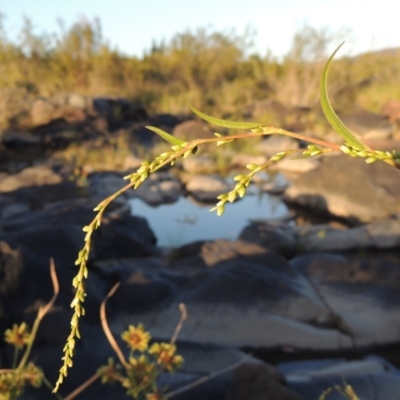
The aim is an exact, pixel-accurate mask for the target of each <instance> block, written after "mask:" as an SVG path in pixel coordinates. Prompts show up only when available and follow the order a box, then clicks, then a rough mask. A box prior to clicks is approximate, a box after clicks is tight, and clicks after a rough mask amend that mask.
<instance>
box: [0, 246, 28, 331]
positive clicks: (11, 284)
mask: <svg viewBox="0 0 400 400" xmlns="http://www.w3.org/2000/svg"><path fill="white" fill-rule="evenodd" d="M0 276H1V280H0V322H2V323H4V322H5V320H6V318H10V316H11V315H14V316H15V315H21V314H22V311H23V310H24V308H25V307H26V306H27V305H28V304H29V302H27V298H29V297H30V294H31V293H32V290H33V287H32V284H31V283H32V282H31V281H30V279H29V276H28V275H27V273H26V265H25V264H24V259H23V256H22V254H21V251H20V250H18V249H13V248H12V247H11V246H10V245H9V244H8V243H7V242H5V241H1V240H0ZM0 330H1V326H0Z"/></svg>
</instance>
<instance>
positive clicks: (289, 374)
mask: <svg viewBox="0 0 400 400" xmlns="http://www.w3.org/2000/svg"><path fill="white" fill-rule="evenodd" d="M278 368H279V369H280V370H281V371H282V372H283V373H284V374H285V375H286V379H287V381H288V386H289V387H290V388H291V389H292V390H294V391H295V392H296V393H298V394H299V395H302V396H303V398H304V399H307V400H308V399H318V398H319V396H321V394H322V393H323V392H325V391H326V390H327V389H328V388H333V387H334V386H336V385H337V386H339V387H341V388H343V386H344V385H350V386H351V387H352V389H353V391H354V392H355V393H356V395H357V398H358V399H385V400H396V399H397V398H398V393H399V390H400V371H399V370H398V369H396V368H394V367H393V366H392V365H391V364H389V363H388V362H387V361H385V360H383V359H381V358H379V357H376V356H370V357H367V358H366V359H364V360H359V361H346V360H342V359H331V360H314V361H297V362H296V361H295V362H288V363H283V364H280V365H278ZM343 398H344V397H343V396H342V395H341V394H340V393H339V392H337V391H335V390H333V392H332V393H331V394H330V395H329V396H327V399H329V400H331V399H332V400H342V399H343Z"/></svg>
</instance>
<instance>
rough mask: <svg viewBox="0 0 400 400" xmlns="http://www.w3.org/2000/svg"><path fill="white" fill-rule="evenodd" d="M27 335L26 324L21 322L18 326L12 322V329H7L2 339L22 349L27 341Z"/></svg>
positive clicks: (28, 335)
mask: <svg viewBox="0 0 400 400" xmlns="http://www.w3.org/2000/svg"><path fill="white" fill-rule="evenodd" d="M29 337H30V334H29V332H28V325H26V323H25V322H23V323H22V324H21V325H20V326H18V325H17V324H14V325H13V327H12V329H7V330H6V332H5V339H4V340H5V341H6V342H7V343H10V344H12V345H14V346H15V347H16V348H17V349H22V347H24V345H26V344H27V343H28V342H29Z"/></svg>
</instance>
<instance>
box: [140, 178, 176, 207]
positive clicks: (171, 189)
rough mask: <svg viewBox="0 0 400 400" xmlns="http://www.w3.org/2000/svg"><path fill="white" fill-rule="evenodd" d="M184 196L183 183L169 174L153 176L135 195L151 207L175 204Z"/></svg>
mask: <svg viewBox="0 0 400 400" xmlns="http://www.w3.org/2000/svg"><path fill="white" fill-rule="evenodd" d="M181 194H182V185H181V183H180V182H179V181H178V180H177V179H176V178H175V177H174V176H173V175H172V174H170V173H169V172H155V173H154V174H151V175H150V176H149V177H148V178H147V179H146V180H145V181H144V182H143V183H142V184H141V185H140V186H139V187H138V188H137V189H136V190H135V191H134V192H133V193H132V195H133V197H137V198H140V199H141V200H143V201H144V202H146V203H147V204H149V205H152V206H157V205H160V204H167V203H175V202H176V201H177V200H178V199H179V197H180V196H181Z"/></svg>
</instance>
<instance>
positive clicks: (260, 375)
mask: <svg viewBox="0 0 400 400" xmlns="http://www.w3.org/2000/svg"><path fill="white" fill-rule="evenodd" d="M265 399H274V400H301V397H300V396H299V395H297V394H296V393H294V392H292V391H291V390H290V389H288V388H285V387H284V386H283V385H282V384H281V383H280V382H279V381H278V380H277V378H276V374H275V376H274V374H273V373H271V368H268V366H266V365H262V364H258V365H257V364H254V363H253V364H243V365H241V366H240V367H239V368H237V369H236V370H235V372H234V374H233V378H232V383H231V385H230V387H229V390H228V393H227V395H226V397H225V400H265Z"/></svg>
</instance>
